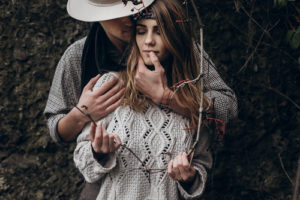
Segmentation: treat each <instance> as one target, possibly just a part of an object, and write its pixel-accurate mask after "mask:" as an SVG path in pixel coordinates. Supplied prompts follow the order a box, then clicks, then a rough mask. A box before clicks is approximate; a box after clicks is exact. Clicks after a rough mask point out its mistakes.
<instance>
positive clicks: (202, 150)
mask: <svg viewBox="0 0 300 200" xmlns="http://www.w3.org/2000/svg"><path fill="white" fill-rule="evenodd" d="M209 144H210V142H209V132H208V131H201V136H200V138H199V142H198V144H197V145H196V149H195V153H194V158H193V161H192V165H193V166H194V168H195V169H196V177H195V179H194V181H193V182H192V183H190V185H189V187H188V188H186V187H183V185H181V183H179V182H177V185H178V190H179V193H180V194H181V196H182V197H183V198H184V199H198V198H199V197H200V196H201V195H202V194H203V192H204V189H205V185H206V180H207V170H209V169H211V166H212V155H211V152H210V151H209Z"/></svg>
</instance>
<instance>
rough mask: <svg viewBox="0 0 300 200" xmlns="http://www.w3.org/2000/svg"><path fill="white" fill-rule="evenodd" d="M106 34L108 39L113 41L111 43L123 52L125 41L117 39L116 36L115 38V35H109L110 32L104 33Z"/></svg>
mask: <svg viewBox="0 0 300 200" xmlns="http://www.w3.org/2000/svg"><path fill="white" fill-rule="evenodd" d="M105 33H106V32H105ZM106 35H107V37H108V39H109V40H110V41H111V43H113V45H114V46H115V47H116V48H117V49H118V51H120V52H123V50H124V49H125V47H126V45H127V43H126V42H124V41H122V40H120V39H118V38H116V37H114V36H112V35H110V34H107V33H106Z"/></svg>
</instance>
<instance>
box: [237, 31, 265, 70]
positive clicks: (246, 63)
mask: <svg viewBox="0 0 300 200" xmlns="http://www.w3.org/2000/svg"><path fill="white" fill-rule="evenodd" d="M264 34H265V32H263V33H262V34H261V36H260V38H259V40H258V42H257V44H256V46H255V49H254V50H253V51H252V53H251V54H250V56H249V57H248V59H247V60H246V62H245V63H244V65H243V66H242V67H241V69H240V70H239V71H238V73H240V72H241V71H243V70H244V69H245V68H246V67H247V66H248V63H249V61H250V60H251V59H252V58H253V56H254V53H255V52H256V50H257V48H258V46H259V45H260V43H261V41H262V39H263V37H264Z"/></svg>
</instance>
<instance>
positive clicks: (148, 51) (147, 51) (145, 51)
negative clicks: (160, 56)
mask: <svg viewBox="0 0 300 200" xmlns="http://www.w3.org/2000/svg"><path fill="white" fill-rule="evenodd" d="M143 52H144V53H150V52H153V53H155V54H157V53H158V52H159V51H155V50H143Z"/></svg>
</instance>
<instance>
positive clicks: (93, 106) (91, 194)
mask: <svg viewBox="0 0 300 200" xmlns="http://www.w3.org/2000/svg"><path fill="white" fill-rule="evenodd" d="M154 1H155V0H68V2H67V11H68V13H69V15H70V16H71V17H72V18H74V19H77V20H80V21H85V22H95V23H94V24H93V26H92V27H91V30H90V32H89V34H88V36H87V37H85V38H82V39H80V40H78V41H76V42H74V43H73V44H72V45H71V46H70V47H68V49H67V50H66V51H65V53H64V55H63V56H62V57H61V59H60V62H59V63H58V65H57V68H56V71H55V74H54V77H53V81H52V85H51V89H50V93H49V97H48V101H47V105H46V108H45V111H44V115H45V117H46V119H47V122H48V123H47V124H48V128H49V132H50V136H51V137H52V139H53V140H54V141H55V142H57V143H64V142H70V141H73V140H74V139H76V137H77V136H78V134H79V133H80V132H81V130H82V129H83V127H84V126H85V125H86V123H88V121H89V119H88V118H87V117H86V116H85V115H83V114H82V113H80V112H79V110H77V109H76V106H77V107H79V108H80V106H82V105H85V106H87V107H88V112H89V114H90V115H91V116H92V117H93V119H94V120H99V119H100V118H102V117H105V116H106V115H108V114H109V113H110V112H112V111H113V110H114V109H115V108H117V107H118V106H119V105H120V102H121V101H120V98H121V96H122V95H123V93H122V92H123V91H122V89H121V88H122V84H121V83H120V82H118V81H117V80H111V81H109V82H108V84H107V85H106V87H105V88H103V89H102V90H103V91H104V92H101V88H100V89H99V90H98V91H92V88H93V86H94V84H95V83H96V81H97V78H99V76H97V77H96V75H97V74H99V73H101V70H103V71H109V70H120V69H121V68H124V67H126V61H124V60H122V59H120V58H124V57H126V56H124V55H125V54H124V53H123V52H124V50H125V49H126V47H127V46H128V43H129V41H130V39H131V31H130V29H132V23H131V20H130V17H129V16H130V15H133V14H136V13H138V12H140V11H142V10H144V9H145V8H146V7H148V6H150V5H151V4H152V3H153V2H154ZM120 61H122V62H120ZM112 67H114V68H113V69H112ZM93 77H95V78H93ZM92 78H93V79H92ZM98 191H99V185H98V184H87V183H86V184H85V187H84V189H83V190H82V192H81V195H80V198H79V199H95V198H96V196H97V194H98Z"/></svg>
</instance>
